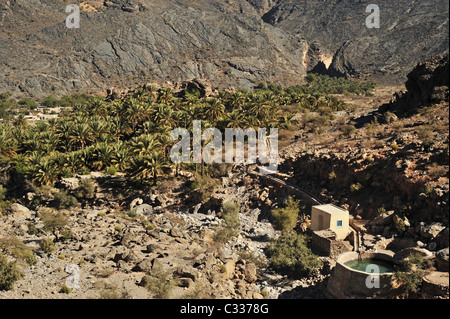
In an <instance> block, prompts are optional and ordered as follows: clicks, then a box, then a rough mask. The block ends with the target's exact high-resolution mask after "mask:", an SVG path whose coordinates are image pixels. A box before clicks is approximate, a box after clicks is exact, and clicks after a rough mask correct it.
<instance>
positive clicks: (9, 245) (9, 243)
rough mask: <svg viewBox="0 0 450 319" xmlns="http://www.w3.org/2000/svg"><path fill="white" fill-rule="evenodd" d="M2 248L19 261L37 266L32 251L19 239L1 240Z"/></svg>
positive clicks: (6, 238) (0, 246)
mask: <svg viewBox="0 0 450 319" xmlns="http://www.w3.org/2000/svg"><path fill="white" fill-rule="evenodd" d="M0 248H2V249H3V250H5V251H7V252H8V253H9V254H11V255H12V256H14V257H15V258H16V259H17V260H20V261H25V262H26V263H27V264H28V265H35V264H36V263H37V260H36V256H34V254H33V252H32V251H31V249H30V248H29V247H28V246H27V245H25V244H24V243H23V241H21V240H20V239H19V238H17V237H5V238H2V239H0Z"/></svg>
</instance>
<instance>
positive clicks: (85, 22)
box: [0, 0, 449, 97]
mask: <svg viewBox="0 0 450 319" xmlns="http://www.w3.org/2000/svg"><path fill="white" fill-rule="evenodd" d="M72 2H73V1H62V0H32V1H24V0H8V1H2V3H1V4H0V92H3V91H5V92H8V93H10V94H12V95H14V96H25V95H34V96H37V97H41V96H46V95H49V94H57V95H59V94H63V93H66V92H71V91H77V90H78V91H91V92H95V93H104V92H105V91H106V89H108V88H111V87H118V88H120V89H124V88H127V87H133V86H135V84H142V83H146V82H156V83H158V84H163V82H166V81H171V82H181V81H185V80H192V79H194V78H201V79H204V80H209V81H211V82H212V85H213V86H214V87H220V88H252V87H254V86H255V84H257V83H258V82H261V81H263V82H275V83H279V84H282V85H291V84H298V83H301V82H303V79H304V76H305V74H306V71H307V70H317V71H322V72H328V73H331V74H333V75H346V76H353V77H363V76H374V75H375V76H377V77H378V78H379V79H382V80H386V79H388V78H391V77H393V78H394V79H396V80H398V79H401V81H400V82H401V83H403V77H404V75H405V72H406V70H409V69H411V68H412V67H413V66H414V65H415V64H416V63H417V61H420V60H421V59H424V58H429V57H431V56H435V55H437V54H440V53H443V52H445V51H446V50H448V44H449V42H448V34H447V33H448V3H447V2H446V1H440V0H436V1H410V0H402V1H401V3H398V2H395V4H394V3H392V2H389V1H381V3H380V7H381V8H380V9H381V28H380V29H367V28H366V27H365V25H364V21H365V18H366V16H367V14H366V13H365V7H366V5H367V4H366V3H363V2H359V3H355V2H354V1H350V0H346V1H332V2H327V5H326V6H323V5H321V4H318V3H317V2H313V1H276V0H247V1H245V0H237V1H213V0H205V1H201V2H198V1H194V0H187V1H182V2H181V1H162V0H152V1H150V0H134V1H131V0H110V1H99V0H86V1H77V2H78V4H79V5H80V8H81V11H82V12H81V22H80V23H81V25H80V26H81V27H80V28H79V29H68V28H66V26H65V19H66V17H67V16H68V13H65V6H66V5H67V4H69V3H72ZM399 8H402V9H399ZM327 67H328V70H326V68H327Z"/></svg>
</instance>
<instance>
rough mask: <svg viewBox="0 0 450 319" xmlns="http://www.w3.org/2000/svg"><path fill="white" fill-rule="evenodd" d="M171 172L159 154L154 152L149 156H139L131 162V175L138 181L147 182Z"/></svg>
mask: <svg viewBox="0 0 450 319" xmlns="http://www.w3.org/2000/svg"><path fill="white" fill-rule="evenodd" d="M169 170H170V165H169V163H168V162H167V161H166V159H165V158H164V157H163V156H162V155H161V153H159V152H153V153H151V154H150V155H148V156H141V155H138V156H136V157H133V158H132V159H131V161H130V169H129V172H130V175H131V177H132V178H135V179H137V180H141V181H145V180H147V179H152V180H153V181H156V180H157V178H158V177H159V176H161V175H163V174H165V173H167V172H168V171H169Z"/></svg>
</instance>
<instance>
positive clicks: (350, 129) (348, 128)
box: [340, 124, 356, 137]
mask: <svg viewBox="0 0 450 319" xmlns="http://www.w3.org/2000/svg"><path fill="white" fill-rule="evenodd" d="M340 130H341V132H342V134H343V135H344V136H346V137H351V136H352V135H353V133H355V131H356V127H355V126H354V125H351V124H348V125H344V126H343V127H341V128H340Z"/></svg>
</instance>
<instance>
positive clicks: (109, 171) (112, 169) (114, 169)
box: [105, 166, 117, 176]
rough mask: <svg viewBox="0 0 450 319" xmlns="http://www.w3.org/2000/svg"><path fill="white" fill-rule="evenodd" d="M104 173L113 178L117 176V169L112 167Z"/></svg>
mask: <svg viewBox="0 0 450 319" xmlns="http://www.w3.org/2000/svg"><path fill="white" fill-rule="evenodd" d="M105 173H106V174H108V175H111V176H114V175H116V174H117V168H115V167H113V166H110V167H107V168H106V170H105Z"/></svg>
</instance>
